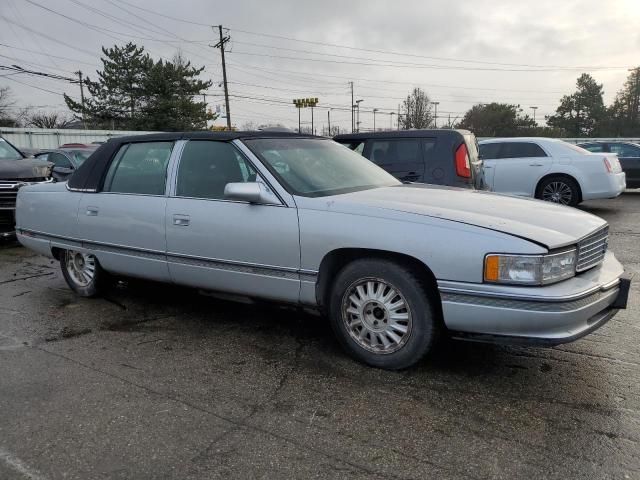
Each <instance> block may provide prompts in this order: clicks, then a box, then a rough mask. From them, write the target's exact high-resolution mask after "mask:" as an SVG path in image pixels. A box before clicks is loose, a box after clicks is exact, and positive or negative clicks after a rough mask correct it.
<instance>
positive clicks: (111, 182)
mask: <svg viewBox="0 0 640 480" xmlns="http://www.w3.org/2000/svg"><path fill="white" fill-rule="evenodd" d="M172 148H173V142H146V143H131V144H128V145H123V146H122V147H121V148H120V150H119V151H118V153H117V154H116V156H115V158H114V159H113V161H112V162H111V165H110V166H109V170H108V172H107V176H106V179H105V182H104V189H103V191H105V192H117V193H134V194H141V195H164V191H165V185H166V181H167V164H168V163H169V157H170V156H171V149H172Z"/></svg>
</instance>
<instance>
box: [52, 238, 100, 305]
mask: <svg viewBox="0 0 640 480" xmlns="http://www.w3.org/2000/svg"><path fill="white" fill-rule="evenodd" d="M60 267H61V269H62V275H63V276H64V279H65V280H66V281H67V285H69V287H71V289H72V290H73V291H74V292H76V293H77V294H78V295H80V296H83V297H94V296H96V295H98V294H99V293H100V291H101V289H102V286H103V284H104V283H105V281H106V278H107V275H108V274H107V272H105V271H104V270H103V269H102V267H101V266H100V263H98V259H97V258H96V257H95V256H94V255H91V254H90V253H84V252H78V251H75V250H65V251H64V252H62V253H61V254H60Z"/></svg>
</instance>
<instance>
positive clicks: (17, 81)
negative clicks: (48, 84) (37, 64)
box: [6, 77, 60, 95]
mask: <svg viewBox="0 0 640 480" xmlns="http://www.w3.org/2000/svg"><path fill="white" fill-rule="evenodd" d="M6 78H7V80H11V81H12V82H16V83H20V84H22V85H26V86H27V87H31V88H35V89H37V90H42V91H43V92H48V93H53V94H54V95H60V92H54V91H53V90H47V89H46V88H42V87H36V86H35V85H31V84H30V83H26V82H21V81H20V80H16V79H15V78H13V77H6Z"/></svg>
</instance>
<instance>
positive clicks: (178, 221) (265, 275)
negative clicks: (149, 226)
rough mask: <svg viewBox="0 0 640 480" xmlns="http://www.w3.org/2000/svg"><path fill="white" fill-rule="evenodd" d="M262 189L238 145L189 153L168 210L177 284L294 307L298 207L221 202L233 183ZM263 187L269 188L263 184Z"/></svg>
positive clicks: (206, 144)
mask: <svg viewBox="0 0 640 480" xmlns="http://www.w3.org/2000/svg"><path fill="white" fill-rule="evenodd" d="M253 181H258V182H263V180H262V178H261V176H260V175H259V173H258V170H257V169H256V167H255V166H254V165H252V164H251V163H250V162H249V161H248V160H247V158H246V157H245V156H244V155H243V154H241V153H240V152H239V151H238V150H237V149H236V147H235V146H234V145H232V144H231V143H227V142H218V141H209V140H191V141H189V142H187V143H186V144H185V145H184V149H183V151H182V155H181V158H180V162H179V165H178V169H177V172H176V179H175V184H174V186H173V190H172V194H171V195H170V197H169V199H168V203H167V213H166V224H167V259H168V262H169V271H170V273H171V278H172V279H173V281H174V282H176V283H180V284H183V285H189V286H193V287H199V288H205V289H210V290H219V291H224V292H231V293H238V294H242V295H248V296H253V295H255V296H259V297H265V298H272V299H276V300H284V301H292V302H297V301H298V298H299V291H300V281H299V275H298V270H299V268H300V241H299V233H298V215H297V211H296V208H295V206H294V205H291V206H287V205H285V204H284V202H281V201H280V200H276V199H277V198H278V197H277V196H275V195H274V204H269V205H256V204H250V203H246V202H237V201H229V200H225V198H224V188H225V186H226V185H227V184H228V183H236V182H253ZM263 183H264V182H263Z"/></svg>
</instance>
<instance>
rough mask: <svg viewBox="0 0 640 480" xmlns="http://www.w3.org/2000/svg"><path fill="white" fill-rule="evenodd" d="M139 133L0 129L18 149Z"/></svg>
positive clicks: (0, 132) (54, 146) (84, 141)
mask: <svg viewBox="0 0 640 480" xmlns="http://www.w3.org/2000/svg"><path fill="white" fill-rule="evenodd" d="M145 133H154V132H141V131H124V130H71V129H64V128H62V129H53V128H9V127H0V135H2V137H4V138H5V139H7V140H8V141H10V142H11V143H13V144H14V145H15V146H16V147H18V148H42V149H47V148H58V147H59V146H60V145H63V144H65V143H91V142H104V141H106V140H109V139H110V138H111V137H121V136H123V135H143V134H145Z"/></svg>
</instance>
